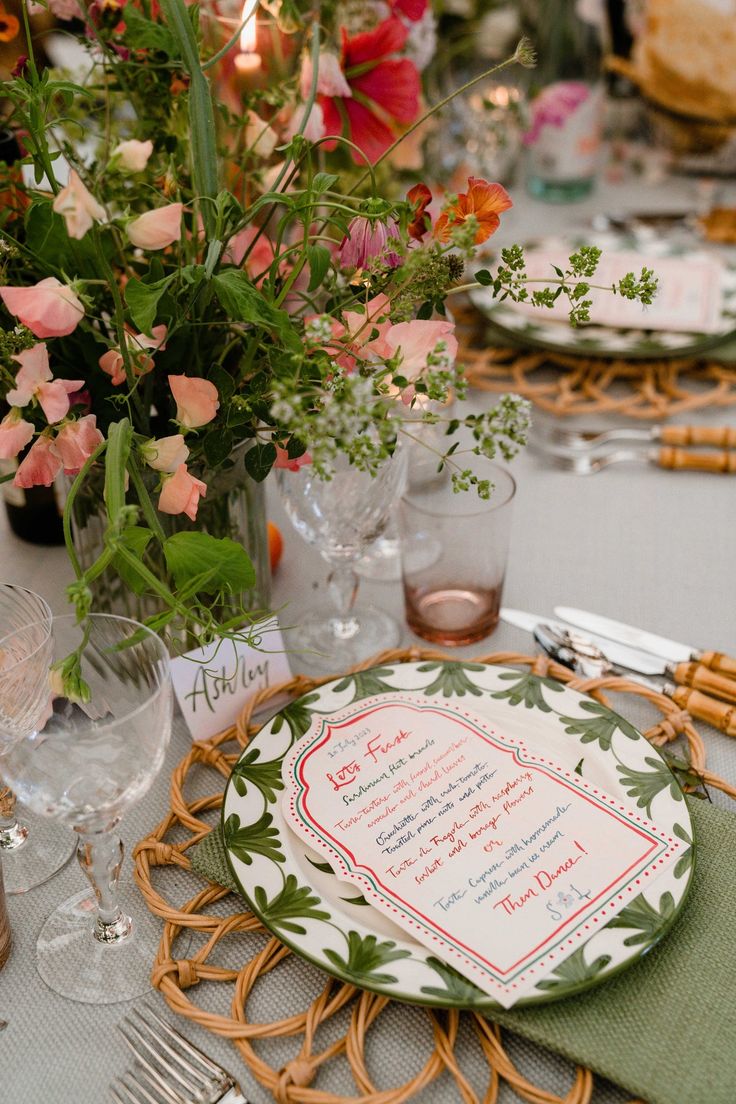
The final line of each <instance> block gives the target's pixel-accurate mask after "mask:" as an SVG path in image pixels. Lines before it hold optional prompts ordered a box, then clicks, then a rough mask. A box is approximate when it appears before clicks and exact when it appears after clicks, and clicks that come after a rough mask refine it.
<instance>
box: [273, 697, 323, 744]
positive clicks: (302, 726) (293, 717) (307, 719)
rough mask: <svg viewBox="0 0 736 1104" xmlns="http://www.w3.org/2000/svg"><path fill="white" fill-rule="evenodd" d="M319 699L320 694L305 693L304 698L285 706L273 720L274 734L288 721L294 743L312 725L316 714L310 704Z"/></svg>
mask: <svg viewBox="0 0 736 1104" xmlns="http://www.w3.org/2000/svg"><path fill="white" fill-rule="evenodd" d="M318 700H319V694H305V695H304V697H303V698H297V700H296V701H295V702H292V703H291V705H286V706H284V708H283V709H282V710H281V711H280V712H279V713H278V714H277V715H276V716H275V717H274V719H273V721H272V722H271V731H272V732H273V733H274V734H275V733H277V732H280V731H281V729H282V728H283V726H284V722H286V724H287V725H288V726H289V729H290V731H291V742H292V743H294V741H295V740H298V739H299V738H300V737H301V736H303V735H304V733H305V732H306V731H307V729H308V728H309V726H310V725H311V723H312V717H313V716H314V714H313V711H312V710H311V709H310V708H309V706H310V705H311V704H312V702H315V701H318Z"/></svg>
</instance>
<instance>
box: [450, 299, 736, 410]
mask: <svg viewBox="0 0 736 1104" xmlns="http://www.w3.org/2000/svg"><path fill="white" fill-rule="evenodd" d="M453 315H454V317H455V320H456V322H457V331H456V332H457V336H458V339H459V342H460V352H459V354H458V359H459V361H460V363H461V364H462V365H463V366H464V369H465V378H466V379H467V381H468V383H469V384H470V386H471V387H475V388H477V389H478V390H480V391H492V392H496V393H502V392H505V391H514V392H516V394H518V395H521V396H523V398H525V399H530V400H531V401H532V402H533V403H534V404H535V405H536V406H537V407H539V408H540V409H541V410H544V411H545V412H546V413H548V414H554V415H557V416H558V417H571V416H573V415H578V414H584V415H585V414H617V415H619V416H621V417H628V418H637V419H641V420H647V421H659V420H664V419H665V418H671V417H674V416H675V415H682V414H688V413H691V412H693V411H696V410H704V409H708V408H717V407H728V406H733V405H734V404H736V363H734V364H729V363H725V362H723V361H721V360H719V359H718V357H717V356H716V355H715V354H713V355H711V356H708V355H705V356H704V357H702V358H700V359H696V358H694V357H672V358H669V357H668V358H666V359H659V360H626V359H624V358H621V357H618V358H614V357H594V356H591V357H581V356H574V355H572V354H568V353H561V352H551V351H550V352H546V351H544V350H541V351H540V350H534V349H523V348H518V347H517V348H508V347H506V346H504V345H501V346H499V344H498V342H499V341H501V342H503V341H504V339H503V338H502V337H501V336H500V335H499V334H495V335H494V334H493V331H492V329H491V328H490V327H489V324H488V322H487V321H486V320H485V319H484V317H483V316H482V315H481V314H480V312H479V311H477V310H476V309H475V308H474V307H473V306H472V305H471V304H470V303H465V304H462V305H460V307H456V306H454V305H453Z"/></svg>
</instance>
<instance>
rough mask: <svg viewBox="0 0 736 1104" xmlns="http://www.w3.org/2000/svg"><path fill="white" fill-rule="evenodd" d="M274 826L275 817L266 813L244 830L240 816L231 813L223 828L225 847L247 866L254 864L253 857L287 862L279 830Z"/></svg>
mask: <svg viewBox="0 0 736 1104" xmlns="http://www.w3.org/2000/svg"><path fill="white" fill-rule="evenodd" d="M272 825H273V817H272V816H271V814H270V813H264V814H263V816H262V817H260V819H259V820H257V821H256V822H255V824H248V825H247V826H246V827H245V828H243V827H241V824H240V817H239V816H238V814H237V813H231V814H230V816H229V817H228V818H227V820H226V821H225V824H224V828H223V837H224V840H225V847H226V848H227V850H228V851H231V852H232V854H233V855H235V857H236V858H237V859H240V861H241V862H244V863H245V865H246V866H250V864H251V863H252V862H253V857H252V856H253V855H264V856H265V857H266V858H267V859H271V861H272V862H286V856H285V855H284V853H283V851H282V850H281V844H280V842H279V831H278V828H274V827H272Z"/></svg>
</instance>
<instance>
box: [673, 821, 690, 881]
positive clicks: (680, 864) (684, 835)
mask: <svg viewBox="0 0 736 1104" xmlns="http://www.w3.org/2000/svg"><path fill="white" fill-rule="evenodd" d="M672 831H673V832H674V833H675V835H676V836H677V838H678V839H680V840H682V842H683V843H686V844H687V845H688V847H687V851H684V852H683V853H682V855H680V857H679V859H678V860H677V862H676V863H675V869H674V875H675V877H676V878H681V877H682V876H683V874H686V873H687V871H688V870H689V869H690V867H691V866H692V865H693V841H692V837H691V836H690V834H689V833H688V832H687V830H686V829H685V828H683V827H682V825H681V824H676V825H675V826H674V828H673V829H672Z"/></svg>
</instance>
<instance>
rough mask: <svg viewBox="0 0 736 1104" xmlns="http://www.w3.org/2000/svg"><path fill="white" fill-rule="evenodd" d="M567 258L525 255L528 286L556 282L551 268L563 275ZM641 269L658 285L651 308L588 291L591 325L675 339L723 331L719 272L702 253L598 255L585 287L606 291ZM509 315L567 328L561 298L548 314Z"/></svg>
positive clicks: (538, 252) (537, 310) (557, 251)
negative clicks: (673, 334)
mask: <svg viewBox="0 0 736 1104" xmlns="http://www.w3.org/2000/svg"><path fill="white" fill-rule="evenodd" d="M569 253H570V246H569V244H568V245H562V246H559V247H555V246H549V247H544V248H540V249H529V250H527V252H526V270H527V275H528V276H529V278H530V279H533V280H543V279H545V278H549V279H556V278H557V276H556V273H555V271H554V268H553V267H552V266H553V265H557V267H558V268H561V269H563V271H564V270H565V269H566V268H567V266H568V255H569ZM643 267H644V268H651V269H654V272H655V275H656V276H657V278H658V280H659V286H658V289H657V294H656V296H655V298H654V302H653V303H652V304H651V306H648V307H642V305H641V304H640V303H634V302H632V301H631V300H630V299H622V298H621V296H620V295H612V294H611V292H610V291H605V290H604V291H601V290H599V289H597V288H592V289H591V291H590V295H589V296H586V298H590V299H591V300H592V302H593V306H592V307H591V311H590V315H591V320H592V322H593V323H594V324H595V325H598V326H613V327H618V328H623V329H635V330H668V331H673V332H676V333H718V332H719V331H720V330H721V329H723V321H722V317H721V308H722V302H723V276H724V269H723V265H722V263H721V262H720V261H719V260H718V259H717V258H716V257H711V256H706V255H705V254H703V253H689V254H687V255H685V256H682V257H657V256H651V257H647V256H646V255H644V254H643V253H637V252H635V251H633V250H628V251H621V252H615V251H613V250H608V249H604V251H603V256H602V257H601V259H600V261H599V264H598V269H597V271H596V274H595V276H593V277H592V278H591V281H590V282H591V283H592V284H602V285H603V286H604V287H605V288H608V287H610V286H611V285H612V284H615V283H617V282H618V280H620V279H621V278H622V277H623V276H625V275H626V273H627V272H633V273H634V274H635V275H637V276H638V275H639V273H640V272H641V270H642V268H643ZM541 286H542V284H541V283H538V284H532V285H531V286H530V288H529V290H530V292H531V291H533V290H534V289H535V288H537V287H541ZM514 309H515V310H519V311H521V312H522V313H524V314H528V315H530V316H531V317H534V318H540V319H545V320H546V321H548V322H549V321H550V320H555V321H557V320H559V321H561V322H567V316H568V310H569V303H568V301H567V298H566V297H565V296H564V295H561V296H560V298H559V299H558V300H557V302H556V303H555V305H554V306H553V307H552V308H551V309H550V308H548V307H532V306H529V305H528V304H526V303H518V304H514Z"/></svg>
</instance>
